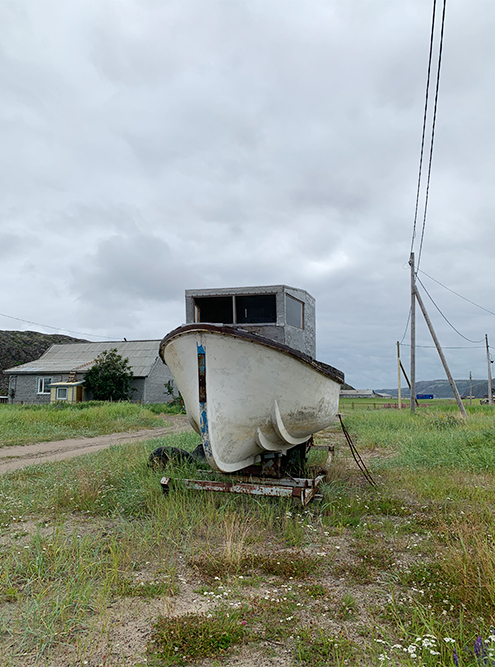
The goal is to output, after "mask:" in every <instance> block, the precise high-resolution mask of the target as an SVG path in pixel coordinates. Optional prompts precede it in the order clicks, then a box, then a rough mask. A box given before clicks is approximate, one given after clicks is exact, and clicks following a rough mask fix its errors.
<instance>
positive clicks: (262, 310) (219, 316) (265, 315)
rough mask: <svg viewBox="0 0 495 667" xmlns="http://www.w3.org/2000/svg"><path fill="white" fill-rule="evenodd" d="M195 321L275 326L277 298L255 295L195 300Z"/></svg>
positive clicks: (211, 297) (268, 295)
mask: <svg viewBox="0 0 495 667" xmlns="http://www.w3.org/2000/svg"><path fill="white" fill-rule="evenodd" d="M234 314H235V317H234ZM194 321H195V322H211V323H212V324H275V323H276V322H277V300H276V296H275V294H253V295H250V296H242V295H236V296H209V297H201V298H197V299H194Z"/></svg>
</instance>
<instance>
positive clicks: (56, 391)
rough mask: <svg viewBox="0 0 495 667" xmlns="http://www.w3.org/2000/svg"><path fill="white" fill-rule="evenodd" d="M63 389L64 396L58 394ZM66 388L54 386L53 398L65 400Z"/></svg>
mask: <svg viewBox="0 0 495 667" xmlns="http://www.w3.org/2000/svg"><path fill="white" fill-rule="evenodd" d="M64 391H65V396H60V393H61V392H64ZM67 394H68V390H67V387H56V388H55V400H56V401H66V400H67Z"/></svg>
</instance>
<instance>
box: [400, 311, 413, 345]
mask: <svg viewBox="0 0 495 667" xmlns="http://www.w3.org/2000/svg"><path fill="white" fill-rule="evenodd" d="M410 321H411V308H409V315H408V316H407V322H406V328H405V329H404V335H403V336H402V340H401V341H400V343H399V345H402V341H403V340H404V338H405V337H406V334H407V330H408V329H409V322H410Z"/></svg>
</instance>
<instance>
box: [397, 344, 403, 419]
mask: <svg viewBox="0 0 495 667" xmlns="http://www.w3.org/2000/svg"><path fill="white" fill-rule="evenodd" d="M400 365H401V364H400V343H399V341H397V375H398V376H399V385H398V387H399V388H398V390H397V402H398V404H399V410H401V409H402V394H401V391H400Z"/></svg>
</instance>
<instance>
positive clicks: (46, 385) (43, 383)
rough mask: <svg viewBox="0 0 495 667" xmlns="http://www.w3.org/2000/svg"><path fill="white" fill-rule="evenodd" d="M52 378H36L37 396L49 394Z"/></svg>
mask: <svg viewBox="0 0 495 667" xmlns="http://www.w3.org/2000/svg"><path fill="white" fill-rule="evenodd" d="M51 383H52V378H47V377H41V378H38V394H49V393H50V385H51Z"/></svg>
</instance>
